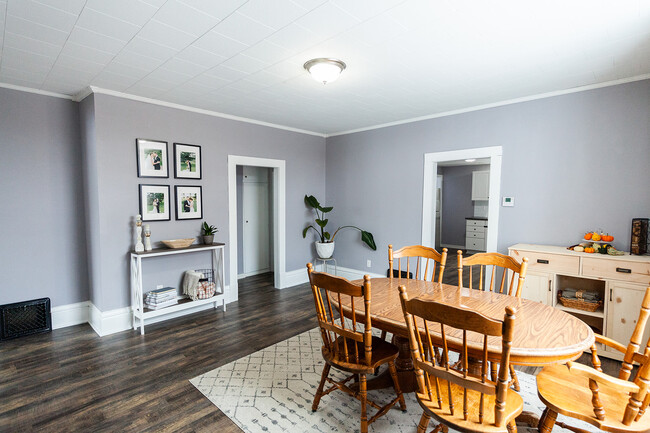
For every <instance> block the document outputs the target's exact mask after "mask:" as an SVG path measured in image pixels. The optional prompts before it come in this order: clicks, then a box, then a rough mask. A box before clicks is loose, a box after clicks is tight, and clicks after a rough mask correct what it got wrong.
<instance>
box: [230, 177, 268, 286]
mask: <svg viewBox="0 0 650 433" xmlns="http://www.w3.org/2000/svg"><path fill="white" fill-rule="evenodd" d="M272 175H273V169H272V168H269V167H252V166H248V165H238V166H237V220H238V221H237V222H238V224H237V251H238V257H237V279H238V280H240V279H242V278H246V277H251V276H253V275H258V274H263V273H267V272H271V270H272V269H273V239H272V237H271V235H272V233H271V228H272V227H273V195H272V191H273V189H272V188H273V176H272Z"/></svg>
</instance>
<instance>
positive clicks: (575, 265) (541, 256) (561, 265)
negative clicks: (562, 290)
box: [510, 249, 580, 275]
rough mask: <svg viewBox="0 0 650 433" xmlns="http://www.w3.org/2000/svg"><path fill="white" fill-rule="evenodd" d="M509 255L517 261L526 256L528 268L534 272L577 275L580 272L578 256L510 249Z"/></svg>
mask: <svg viewBox="0 0 650 433" xmlns="http://www.w3.org/2000/svg"><path fill="white" fill-rule="evenodd" d="M510 255H511V256H512V257H513V258H514V259H516V260H517V261H518V262H521V260H522V259H523V258H524V257H528V270H529V271H534V272H548V273H554V272H558V273H561V274H569V275H578V274H579V273H580V257H577V256H576V257H571V256H564V255H561V254H546V253H538V252H533V251H520V250H514V249H513V250H511V252H510Z"/></svg>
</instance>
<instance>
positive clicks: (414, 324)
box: [399, 286, 516, 427]
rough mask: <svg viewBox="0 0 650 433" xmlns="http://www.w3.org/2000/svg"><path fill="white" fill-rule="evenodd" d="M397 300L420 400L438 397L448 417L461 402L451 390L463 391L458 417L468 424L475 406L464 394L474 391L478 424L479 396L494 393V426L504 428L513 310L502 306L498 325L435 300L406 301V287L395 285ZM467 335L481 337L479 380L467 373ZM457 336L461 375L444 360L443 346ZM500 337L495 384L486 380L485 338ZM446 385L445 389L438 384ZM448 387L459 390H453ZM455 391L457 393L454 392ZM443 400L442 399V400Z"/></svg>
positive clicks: (481, 417) (446, 353)
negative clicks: (438, 352) (435, 337)
mask: <svg viewBox="0 0 650 433" xmlns="http://www.w3.org/2000/svg"><path fill="white" fill-rule="evenodd" d="M399 292H400V299H401V303H402V310H403V312H404V320H405V321H406V325H407V328H408V332H409V343H410V347H411V357H412V358H413V363H414V366H415V372H416V378H417V381H418V388H419V393H420V394H421V395H420V396H419V398H422V397H423V396H424V397H426V396H428V398H429V400H430V401H433V398H434V396H435V398H436V399H437V403H438V406H439V407H441V408H442V407H443V405H447V406H448V408H449V411H450V413H451V414H452V415H453V414H454V411H455V410H456V408H455V407H454V401H456V402H458V401H460V398H459V397H458V396H457V395H456V398H454V392H462V393H463V395H462V408H460V410H462V411H463V419H465V420H468V417H469V414H468V413H469V411H470V410H472V411H474V408H468V397H467V394H468V392H478V393H480V397H479V408H478V420H477V421H478V422H479V423H480V424H483V423H484V421H486V420H485V418H486V417H485V416H484V415H485V410H489V409H490V408H486V407H485V404H484V396H485V395H490V396H492V395H494V396H496V397H495V400H496V404H495V407H494V411H495V412H494V423H495V425H496V426H497V427H501V426H503V425H504V424H505V404H506V394H507V392H508V378H509V376H508V375H509V365H510V349H511V346H512V336H513V329H514V328H513V327H514V321H515V313H516V311H515V309H514V308H512V307H507V308H506V311H505V316H504V319H503V322H502V321H499V320H494V319H491V318H488V317H486V316H483V315H482V314H480V313H477V312H475V311H472V310H468V309H462V308H458V307H452V306H449V305H445V304H441V303H438V302H435V301H430V300H422V299H418V298H415V299H412V300H409V299H408V294H407V293H406V287H405V286H400V287H399ZM433 327H437V328H438V329H439V330H440V339H439V341H436V342H434V341H432V337H431V332H432V330H433V329H434V328H433ZM468 333H475V334H480V335H481V336H482V342H483V346H482V347H483V349H482V354H481V358H482V367H481V375H480V377H474V376H470V375H468V353H467V352H468V349H467V346H468V343H467V341H468ZM452 335H455V336H459V335H462V349H461V358H462V361H461V362H462V368H461V370H460V371H458V370H454V369H453V368H452V365H450V361H449V352H450V348H449V345H448V340H449V337H450V336H452ZM490 336H493V337H501V338H502V352H501V361H500V367H499V373H498V379H497V382H496V383H495V382H492V381H490V380H488V368H487V365H488V346H487V345H488V337H490ZM434 343H436V344H439V345H441V346H442V356H441V357H440V360H437V359H436V356H432V354H433V353H434V350H433V349H434ZM444 383H446V388H447V389H446V390H444V389H441V386H443V384H444ZM452 383H453V384H455V385H458V386H459V387H460V388H462V391H460V390H459V389H458V387H452ZM455 390H456V391H455ZM445 394H446V399H445V398H443V397H445Z"/></svg>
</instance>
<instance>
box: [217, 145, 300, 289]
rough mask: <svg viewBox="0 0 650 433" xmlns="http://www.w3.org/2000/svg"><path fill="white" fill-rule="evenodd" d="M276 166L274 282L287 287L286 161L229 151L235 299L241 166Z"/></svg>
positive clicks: (230, 225)
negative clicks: (238, 180)
mask: <svg viewBox="0 0 650 433" xmlns="http://www.w3.org/2000/svg"><path fill="white" fill-rule="evenodd" d="M238 165H248V166H253V167H270V168H273V212H274V215H273V273H274V279H275V281H274V286H275V287H276V288H278V289H282V288H284V287H287V284H286V282H285V278H286V274H285V263H286V241H287V240H286V234H285V226H286V222H285V220H286V161H284V160H282V159H268V158H255V157H251V156H238V155H228V236H229V242H230V284H229V286H230V287H231V288H232V290H231V292H233V296H234V300H235V301H236V300H237V299H239V286H238V283H237V166H238Z"/></svg>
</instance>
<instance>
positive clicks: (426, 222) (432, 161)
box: [422, 146, 502, 252]
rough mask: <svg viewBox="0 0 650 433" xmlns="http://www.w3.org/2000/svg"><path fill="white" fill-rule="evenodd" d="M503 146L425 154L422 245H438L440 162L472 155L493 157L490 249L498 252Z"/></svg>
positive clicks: (489, 229) (489, 231)
mask: <svg viewBox="0 0 650 433" xmlns="http://www.w3.org/2000/svg"><path fill="white" fill-rule="evenodd" d="M501 155H502V148H501V146H492V147H478V148H475V149H463V150H452V151H449V152H433V153H425V154H424V188H423V192H422V194H423V195H422V245H426V246H430V247H435V240H436V237H435V236H436V233H435V230H436V198H435V196H436V176H437V175H438V163H439V162H443V161H458V160H463V159H470V158H490V190H489V191H490V199H489V200H488V224H489V227H488V235H487V239H486V250H487V251H488V252H496V250H497V239H498V234H499V199H500V197H501Z"/></svg>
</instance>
